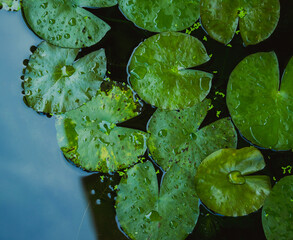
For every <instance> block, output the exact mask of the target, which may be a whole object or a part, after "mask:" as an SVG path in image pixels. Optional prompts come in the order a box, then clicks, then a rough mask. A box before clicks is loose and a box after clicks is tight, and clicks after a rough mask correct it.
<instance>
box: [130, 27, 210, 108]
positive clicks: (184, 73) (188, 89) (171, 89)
mask: <svg viewBox="0 0 293 240" xmlns="http://www.w3.org/2000/svg"><path fill="white" fill-rule="evenodd" d="M209 59H210V58H209V56H208V55H207V52H206V49H205V47H204V45H203V44H202V43H201V42H200V41H199V40H198V39H197V38H195V37H192V36H190V35H187V34H183V33H176V32H168V33H161V34H157V35H155V36H152V37H150V38H148V39H146V40H145V41H144V42H142V43H141V44H140V45H139V46H138V47H137V48H136V49H135V50H134V52H133V54H132V57H131V59H130V62H129V69H128V71H129V79H130V82H131V85H132V87H133V88H134V90H135V91H136V92H137V93H138V95H139V96H140V97H141V98H142V99H143V100H145V101H146V102H148V103H150V104H152V105H154V106H156V107H159V108H163V109H182V108H186V107H191V106H193V105H194V104H196V103H198V102H200V101H202V100H203V99H204V98H205V97H206V96H207V94H208V93H209V91H210V88H211V83H212V78H213V75H212V74H210V73H207V72H203V71H199V70H193V69H189V68H192V67H196V66H199V65H201V64H203V63H205V62H207V61H209Z"/></svg>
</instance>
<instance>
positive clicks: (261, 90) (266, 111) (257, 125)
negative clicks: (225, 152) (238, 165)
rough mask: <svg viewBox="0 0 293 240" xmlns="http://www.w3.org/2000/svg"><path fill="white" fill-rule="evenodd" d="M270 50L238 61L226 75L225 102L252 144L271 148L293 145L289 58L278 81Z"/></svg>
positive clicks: (292, 66) (292, 77)
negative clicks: (227, 79)
mask: <svg viewBox="0 0 293 240" xmlns="http://www.w3.org/2000/svg"><path fill="white" fill-rule="evenodd" d="M279 76H280V73H279V66H278V59H277V56H276V54H275V53H274V52H267V53H256V54H252V55H250V56H248V57H246V58H245V59H244V60H242V61H241V62H240V63H239V64H238V65H237V67H236V68H235V69H234V70H233V72H232V73H231V75H230V79H229V82H228V86H227V105H228V108H229V111H230V114H231V116H232V120H233V122H234V123H235V125H236V127H237V128H238V129H239V130H240V132H241V133H242V134H243V136H244V137H245V138H247V139H248V140H249V141H251V142H252V143H254V144H256V145H258V146H261V147H264V148H272V149H275V150H289V149H292V148H293V136H292V134H291V132H292V131H293V124H292V122H293V87H292V86H293V85H292V81H293V58H291V61H290V62H289V63H288V65H287V68H286V70H285V72H284V75H283V77H282V81H281V83H279V78H280V77H279Z"/></svg>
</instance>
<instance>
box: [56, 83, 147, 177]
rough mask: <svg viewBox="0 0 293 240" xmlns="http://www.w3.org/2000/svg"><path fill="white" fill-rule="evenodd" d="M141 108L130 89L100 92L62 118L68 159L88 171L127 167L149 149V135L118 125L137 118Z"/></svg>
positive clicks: (61, 130) (59, 127)
mask: <svg viewBox="0 0 293 240" xmlns="http://www.w3.org/2000/svg"><path fill="white" fill-rule="evenodd" d="M140 108H141V105H140V104H139V103H138V102H134V101H133V92H132V91H131V90H130V89H129V88H128V87H122V88H121V87H118V86H115V85H113V86H111V87H110V89H108V90H107V91H105V90H100V91H98V94H97V96H96V97H94V98H93V99H92V100H91V101H90V102H87V103H86V104H85V105H84V106H82V107H80V108H78V109H76V110H72V111H70V112H67V113H65V114H64V115H61V116H59V118H58V119H57V122H56V129H57V139H58V143H59V146H60V148H61V150H62V151H63V153H64V155H65V157H66V158H68V159H70V160H71V161H73V162H74V163H75V164H76V165H78V166H80V167H82V168H84V169H86V170H88V171H99V172H108V171H115V170H118V169H122V168H126V167H128V166H129V165H131V164H133V163H135V162H137V161H138V156H140V155H143V154H144V153H145V150H146V138H147V134H146V133H145V132H142V131H139V130H135V129H130V128H124V127H118V126H117V125H116V124H117V123H120V122H123V121H126V120H128V119H131V118H133V117H135V116H137V115H138V114H139V112H140Z"/></svg>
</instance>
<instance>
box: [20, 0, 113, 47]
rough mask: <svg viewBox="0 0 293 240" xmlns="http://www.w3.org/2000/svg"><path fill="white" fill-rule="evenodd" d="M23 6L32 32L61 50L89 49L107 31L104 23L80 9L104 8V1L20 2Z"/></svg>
mask: <svg viewBox="0 0 293 240" xmlns="http://www.w3.org/2000/svg"><path fill="white" fill-rule="evenodd" d="M111 2H112V1H111ZM22 5H23V12H24V16H25V18H26V21H27V23H28V24H29V25H30V27H31V28H32V30H33V31H34V32H35V33H36V34H37V35H38V36H40V37H41V38H43V39H45V40H46V41H47V42H49V43H51V44H54V45H57V46H60V47H68V48H82V47H89V46H91V45H94V44H96V43H97V42H99V41H100V40H101V39H102V38H103V37H104V36H105V34H106V33H107V32H108V31H109V30H110V26H109V25H108V24H107V23H105V22H104V21H102V20H101V19H99V18H98V17H96V16H95V15H94V14H92V13H90V12H89V11H87V10H85V9H83V8H82V6H87V7H103V6H104V1H86V0H80V1H79V0H68V1H61V0H47V1H44V0H38V1H36V0H23V3H22ZM110 5H111V4H110Z"/></svg>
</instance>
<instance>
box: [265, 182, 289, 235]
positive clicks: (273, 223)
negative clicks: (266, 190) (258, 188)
mask: <svg viewBox="0 0 293 240" xmlns="http://www.w3.org/2000/svg"><path fill="white" fill-rule="evenodd" d="M292 213H293V176H287V177H284V178H282V179H281V180H280V181H279V182H277V184H276V185H275V186H274V187H273V189H272V191H271V193H270V195H269V196H268V198H267V199H266V201H265V203H264V206H263V209H262V224H263V228H264V232H265V235H266V237H267V239H268V240H288V239H292V236H293V215H292Z"/></svg>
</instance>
